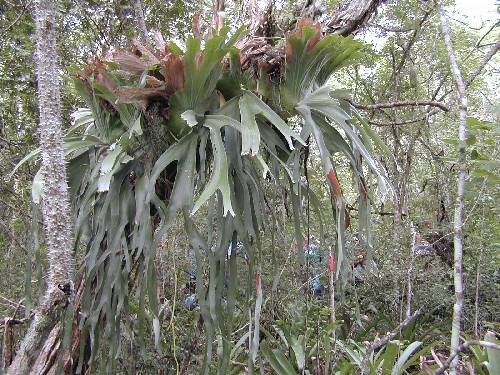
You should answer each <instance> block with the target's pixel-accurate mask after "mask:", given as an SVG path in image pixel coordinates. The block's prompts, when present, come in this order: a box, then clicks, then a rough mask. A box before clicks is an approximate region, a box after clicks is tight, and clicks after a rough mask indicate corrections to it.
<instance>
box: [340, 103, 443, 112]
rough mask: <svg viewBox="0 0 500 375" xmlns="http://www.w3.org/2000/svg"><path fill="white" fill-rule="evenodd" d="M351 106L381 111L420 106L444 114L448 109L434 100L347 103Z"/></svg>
mask: <svg viewBox="0 0 500 375" xmlns="http://www.w3.org/2000/svg"><path fill="white" fill-rule="evenodd" d="M349 103H351V105H352V106H353V107H355V108H358V109H368V110H372V109H382V108H396V107H407V106H413V107H422V106H431V107H437V108H439V109H441V110H443V111H445V112H448V111H449V110H450V109H449V108H448V107H447V106H445V105H444V104H443V103H441V102H437V101H435V100H401V101H397V102H391V103H377V104H358V103H353V102H351V101H349Z"/></svg>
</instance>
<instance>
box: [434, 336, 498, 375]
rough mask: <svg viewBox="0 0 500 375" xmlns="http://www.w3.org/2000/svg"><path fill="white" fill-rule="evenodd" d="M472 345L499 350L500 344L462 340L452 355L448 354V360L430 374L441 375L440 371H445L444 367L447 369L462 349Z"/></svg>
mask: <svg viewBox="0 0 500 375" xmlns="http://www.w3.org/2000/svg"><path fill="white" fill-rule="evenodd" d="M472 345H480V346H484V347H486V348H492V349H496V350H500V345H497V344H494V343H492V342H488V341H481V340H471V341H466V342H464V343H463V344H462V345H460V346H459V347H458V348H457V349H456V350H455V351H454V352H453V354H452V355H450V357H449V358H448V360H447V361H446V362H445V363H443V365H442V366H441V367H440V368H438V369H437V370H436V371H434V372H433V374H432V375H441V374H442V373H444V372H445V370H446V369H448V368H449V367H450V365H451V362H452V361H453V360H454V359H455V358H456V357H457V356H458V355H459V354H460V353H461V352H463V351H464V350H466V349H467V348H468V347H469V346H472Z"/></svg>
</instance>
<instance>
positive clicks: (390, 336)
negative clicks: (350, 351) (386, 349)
mask: <svg viewBox="0 0 500 375" xmlns="http://www.w3.org/2000/svg"><path fill="white" fill-rule="evenodd" d="M418 315H420V310H417V311H415V312H414V313H413V314H412V315H410V316H409V317H407V318H406V319H405V320H404V321H403V322H402V323H400V324H399V325H398V326H397V327H396V328H394V329H393V330H392V331H391V332H389V333H388V334H386V335H385V336H384V337H382V338H381V339H379V340H377V341H375V342H374V343H373V344H371V345H370V346H369V347H368V348H367V349H366V354H365V357H364V358H363V361H362V362H361V375H364V374H365V371H366V363H367V362H368V358H369V357H370V354H371V353H373V352H374V351H375V350H378V349H380V348H382V347H383V346H384V345H386V344H387V343H388V342H389V341H390V340H392V339H393V338H394V337H396V336H397V335H398V334H399V333H400V332H401V330H402V329H403V328H405V327H406V326H407V325H408V324H410V322H411V321H412V320H413V319H415V318H416V317H417V316H418Z"/></svg>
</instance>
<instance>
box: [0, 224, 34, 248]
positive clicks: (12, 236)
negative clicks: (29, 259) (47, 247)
mask: <svg viewBox="0 0 500 375" xmlns="http://www.w3.org/2000/svg"><path fill="white" fill-rule="evenodd" d="M0 227H2V228H3V230H4V232H5V233H7V236H9V237H10V239H11V240H12V241H14V242H15V243H16V245H17V246H18V247H19V248H20V249H21V250H22V251H24V253H25V254H28V253H29V251H28V249H27V248H26V246H24V245H23V244H22V243H21V241H19V240H18V239H17V237H16V236H15V235H14V233H12V231H11V230H10V229H9V227H8V226H7V224H5V223H4V221H3V220H2V219H1V218H0Z"/></svg>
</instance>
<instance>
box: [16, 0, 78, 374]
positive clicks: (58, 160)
mask: <svg viewBox="0 0 500 375" xmlns="http://www.w3.org/2000/svg"><path fill="white" fill-rule="evenodd" d="M54 9H55V4H54V1H52V0H37V1H36V2H35V26H36V34H35V37H36V65H37V78H38V100H39V109H40V125H39V129H40V146H41V149H42V168H43V172H44V181H45V182H44V194H43V201H42V212H43V217H44V224H45V238H46V246H47V258H48V259H47V261H48V265H49V270H48V280H47V281H48V288H47V292H46V293H45V296H44V297H43V300H42V303H41V305H40V307H39V308H38V310H37V311H36V313H35V317H34V319H33V321H32V324H31V326H30V328H29V329H28V332H27V334H26V336H25V337H24V340H23V342H22V344H21V348H20V350H19V353H18V354H17V356H16V358H15V359H14V362H13V363H12V365H11V366H10V367H9V370H8V372H7V374H12V375H14V374H15V375H19V374H27V373H29V372H30V368H31V366H32V364H33V361H34V359H35V358H36V357H37V355H38V353H39V351H40V348H41V347H42V345H43V343H44V342H45V340H46V339H47V336H48V334H49V332H50V331H51V330H52V329H53V328H54V326H55V325H56V324H57V323H58V322H59V321H60V317H61V313H62V311H63V310H64V308H65V306H67V304H68V302H69V300H70V299H71V298H72V294H73V282H72V276H73V273H72V268H73V262H72V255H71V254H72V240H71V225H70V223H71V221H70V218H71V216H70V208H69V203H68V202H69V198H68V189H67V184H66V170H65V163H64V151H63V147H62V135H61V116H60V94H59V68H58V65H57V61H58V57H57V46H56V26H57V25H56V20H55V11H54Z"/></svg>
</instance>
